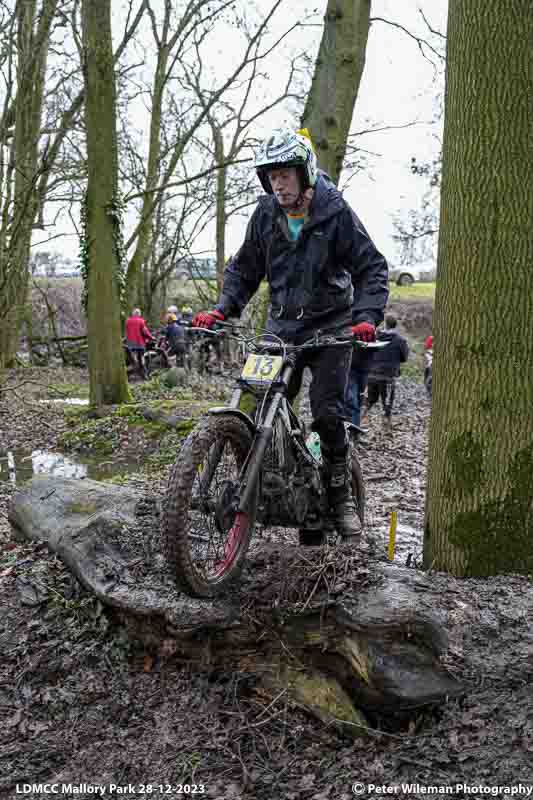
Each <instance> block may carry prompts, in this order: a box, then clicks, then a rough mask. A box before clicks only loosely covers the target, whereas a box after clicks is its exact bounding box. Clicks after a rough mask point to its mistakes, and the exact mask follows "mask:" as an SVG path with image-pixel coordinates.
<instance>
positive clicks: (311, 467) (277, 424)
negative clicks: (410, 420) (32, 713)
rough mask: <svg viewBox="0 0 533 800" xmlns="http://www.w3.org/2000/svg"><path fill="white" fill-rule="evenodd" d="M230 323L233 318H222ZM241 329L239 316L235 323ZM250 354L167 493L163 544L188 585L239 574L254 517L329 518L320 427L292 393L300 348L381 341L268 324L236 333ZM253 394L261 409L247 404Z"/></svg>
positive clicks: (315, 524) (181, 458)
mask: <svg viewBox="0 0 533 800" xmlns="http://www.w3.org/2000/svg"><path fill="white" fill-rule="evenodd" d="M219 325H220V326H227V325H228V323H219ZM232 327H233V330H234V331H235V326H232ZM232 338H235V339H237V340H238V341H239V343H240V345H241V348H242V350H243V352H244V354H245V355H246V361H245V364H244V367H243V369H242V372H241V375H240V377H239V378H238V379H237V381H236V383H235V386H234V389H233V393H232V397H231V401H230V403H229V405H228V406H224V407H216V408H211V409H209V411H208V412H207V414H206V416H205V417H204V418H203V419H202V420H201V421H200V422H199V424H198V425H197V427H196V428H195V429H194V430H193V431H192V433H191V434H190V435H189V436H188V438H187V439H186V441H185V442H184V444H183V446H182V448H181V450H180V453H179V455H178V458H177V460H176V462H175V463H174V465H173V468H172V471H171V474H170V477H169V480H168V486H167V490H166V495H165V498H164V503H163V515H162V529H163V547H164V551H165V556H166V559H167V561H168V563H169V566H170V568H171V571H172V573H173V575H174V578H175V581H176V583H177V585H178V587H179V588H180V589H182V590H183V591H185V592H186V593H188V594H190V595H192V596H196V597H214V596H216V595H218V594H220V593H221V592H223V591H224V590H225V589H226V588H227V587H228V585H229V584H230V583H231V582H233V581H235V580H236V579H237V577H238V576H239V574H240V572H241V570H242V568H243V566H244V563H245V559H246V553H247V550H248V547H249V545H250V541H251V539H252V535H253V532H254V526H255V525H256V524H257V523H259V524H261V525H263V526H266V527H276V526H279V527H282V528H304V529H305V530H306V531H311V532H312V531H316V532H319V531H322V530H324V529H325V528H327V526H328V523H329V519H328V517H329V514H328V503H327V493H326V485H325V479H324V470H323V467H322V462H321V455H320V451H319V439H318V436H317V434H316V433H313V432H311V433H310V434H309V432H308V431H306V429H305V426H304V424H303V423H302V422H301V421H300V420H299V419H298V417H297V415H296V414H295V412H294V410H293V408H292V407H291V405H290V403H289V402H288V399H287V388H288V385H289V381H290V378H291V375H292V374H293V371H294V366H295V361H296V358H297V356H298V354H299V353H301V352H303V351H309V350H310V349H317V348H323V347H328V348H334V347H352V348H353V347H362V348H377V349H379V348H381V347H383V346H386V343H379V342H373V343H365V342H359V341H357V340H355V339H353V338H350V339H339V338H335V337H332V336H328V335H323V334H321V332H320V331H317V332H316V334H315V335H314V336H313V338H312V339H310V340H308V341H306V342H304V343H303V344H301V345H298V346H295V345H290V344H287V343H285V342H284V341H282V340H281V339H280V338H279V337H276V336H273V335H272V334H269V333H266V332H265V333H263V334H261V335H260V336H253V337H248V338H247V337H245V336H243V335H242V334H241V333H237V335H232ZM246 395H252V397H253V399H254V400H255V403H253V404H252V405H255V410H254V411H253V412H250V413H247V412H246V411H244V410H243V408H242V406H243V405H245V402H243V401H244V400H245V399H246ZM345 424H346V427H347V429H348V433H349V437H348V438H349V441H350V442H351V445H350V468H351V477H352V494H353V499H354V501H355V506H356V509H357V516H358V519H359V522H360V525H361V528H362V526H363V524H364V512H365V490H364V485H363V478H362V473H361V467H360V465H359V461H358V459H357V456H356V454H355V449H354V447H353V441H354V439H355V438H356V437H357V435H358V433H359V432H360V429H358V428H357V427H356V426H354V425H351V424H350V423H345Z"/></svg>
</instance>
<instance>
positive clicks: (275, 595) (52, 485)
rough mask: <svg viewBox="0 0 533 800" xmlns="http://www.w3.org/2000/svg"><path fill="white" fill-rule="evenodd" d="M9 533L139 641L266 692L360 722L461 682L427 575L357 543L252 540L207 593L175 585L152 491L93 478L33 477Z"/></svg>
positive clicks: (426, 700)
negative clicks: (214, 595)
mask: <svg viewBox="0 0 533 800" xmlns="http://www.w3.org/2000/svg"><path fill="white" fill-rule="evenodd" d="M9 519H10V522H11V524H12V525H13V528H14V530H15V535H16V536H18V537H21V536H22V537H23V538H25V539H29V540H34V541H35V540H37V541H45V542H46V543H47V544H48V546H49V547H50V548H51V549H52V550H53V551H54V552H56V553H57V554H58V555H59V556H60V557H61V559H62V560H63V561H64V562H65V564H67V565H68V567H69V568H70V569H71V570H72V572H73V573H74V574H75V575H76V576H77V578H78V579H79V581H80V582H81V583H82V584H83V585H84V586H85V587H86V589H88V590H89V591H91V592H93V593H94V594H95V595H96V596H97V597H98V598H99V600H100V601H101V602H102V603H103V604H105V605H106V606H110V607H112V608H114V609H115V611H116V612H118V614H119V616H120V619H121V620H122V621H123V622H124V624H125V625H126V627H127V629H128V631H129V633H130V635H131V637H132V638H133V639H135V640H137V641H138V642H140V643H142V645H143V646H144V647H145V648H148V649H149V650H150V651H152V652H158V653H160V654H166V655H169V654H172V655H174V656H176V657H179V658H182V659H184V660H186V661H187V662H189V663H191V664H195V665H197V667H198V668H201V669H207V670H211V671H212V670H215V671H216V670H225V671H226V670H237V671H239V672H241V673H245V674H248V675H253V676H255V677H256V678H257V680H258V682H259V683H260V685H261V691H262V692H263V693H266V695H267V696H270V697H272V698H273V699H274V698H276V697H279V696H281V695H286V697H287V699H289V700H290V701H291V702H292V703H294V704H296V705H297V706H300V707H303V708H305V709H307V710H308V711H310V712H312V713H314V714H315V715H316V716H318V717H319V718H320V719H322V720H323V721H325V722H327V723H329V724H334V725H336V726H338V727H341V728H342V729H343V730H348V731H349V732H350V733H353V735H356V736H361V735H362V733H363V732H364V727H365V725H366V722H365V716H364V714H365V713H373V712H378V713H380V714H383V713H388V714H397V713H398V712H406V711H409V710H410V709H414V708H420V707H421V706H425V705H434V704H438V703H442V702H443V701H444V700H445V699H446V698H448V697H452V696H457V695H458V694H460V693H461V692H462V691H463V690H462V687H461V685H460V683H459V682H458V681H457V680H456V679H455V678H454V677H453V676H452V675H450V674H449V673H448V671H447V670H446V668H445V667H444V665H443V658H444V657H445V655H446V650H447V644H448V634H447V622H448V620H447V615H446V614H444V613H441V612H440V611H439V609H438V607H436V599H437V598H436V597H435V593H434V592H433V591H432V587H431V580H430V579H429V578H428V577H427V576H425V575H423V574H421V573H418V572H416V571H415V570H410V569H406V568H401V567H398V566H394V565H391V564H388V563H387V562H384V561H382V560H380V559H377V558H374V559H372V560H370V561H369V560H368V552H365V550H364V549H362V550H359V551H357V552H355V553H354V552H353V550H352V549H351V548H346V547H338V548H307V549H303V548H299V547H296V546H295V547H287V546H286V545H285V546H283V547H280V546H276V545H270V546H268V545H263V546H262V543H261V542H260V543H258V544H255V543H252V549H251V552H250V558H249V563H248V567H247V569H246V570H245V572H244V574H243V577H242V579H241V582H240V584H239V585H238V586H236V587H235V588H234V589H233V590H232V591H231V592H230V593H228V594H227V596H224V597H222V598H220V599H217V600H211V601H207V600H198V599H194V598H190V597H188V596H186V595H184V594H182V593H180V592H178V591H177V590H176V588H175V585H174V582H173V580H172V577H171V576H170V575H169V574H168V572H167V567H166V564H165V562H164V559H163V556H162V555H161V548H160V541H159V526H158V506H157V503H156V501H154V500H152V501H149V500H147V499H146V498H142V497H141V496H140V495H139V494H138V493H136V492H134V491H132V490H131V489H129V488H124V487H117V486H112V485H105V484H102V483H98V482H96V481H90V480H83V481H77V480H67V479H54V478H49V477H35V478H33V479H32V481H30V482H29V483H28V484H27V485H26V486H25V487H24V488H23V489H22V490H21V491H19V492H18V493H17V494H16V495H15V496H14V498H13V500H12V504H11V507H10V512H9Z"/></svg>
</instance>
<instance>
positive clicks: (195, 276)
mask: <svg viewBox="0 0 533 800" xmlns="http://www.w3.org/2000/svg"><path fill="white" fill-rule="evenodd" d="M174 275H175V277H176V278H179V279H181V280H186V281H190V280H192V281H198V280H209V281H212V280H216V277H217V262H216V259H214V258H192V257H191V258H180V260H179V262H178V264H177V265H176V270H175V272H174Z"/></svg>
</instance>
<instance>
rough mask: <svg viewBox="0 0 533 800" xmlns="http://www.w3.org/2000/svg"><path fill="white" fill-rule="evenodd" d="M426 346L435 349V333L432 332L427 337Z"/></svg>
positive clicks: (428, 348) (427, 348)
mask: <svg viewBox="0 0 533 800" xmlns="http://www.w3.org/2000/svg"><path fill="white" fill-rule="evenodd" d="M424 347H425V349H426V350H433V334H432V333H430V335H429V336H428V337H427V338H426V341H425V342H424Z"/></svg>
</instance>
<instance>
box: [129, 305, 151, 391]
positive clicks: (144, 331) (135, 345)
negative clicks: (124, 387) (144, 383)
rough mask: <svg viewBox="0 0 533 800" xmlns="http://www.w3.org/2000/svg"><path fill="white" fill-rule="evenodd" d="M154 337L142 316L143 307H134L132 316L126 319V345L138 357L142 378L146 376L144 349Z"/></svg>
mask: <svg viewBox="0 0 533 800" xmlns="http://www.w3.org/2000/svg"><path fill="white" fill-rule="evenodd" d="M153 341H154V337H153V336H152V334H151V333H150V331H149V330H148V326H147V325H146V322H145V321H144V319H143V318H142V316H141V309H140V308H134V309H133V311H132V312H131V317H128V319H127V320H126V347H127V348H128V350H130V351H131V352H132V354H133V355H134V356H135V358H136V359H137V368H138V370H139V373H140V375H141V378H143V379H144V378H146V367H145V364H144V351H145V350H146V343H147V342H153Z"/></svg>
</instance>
